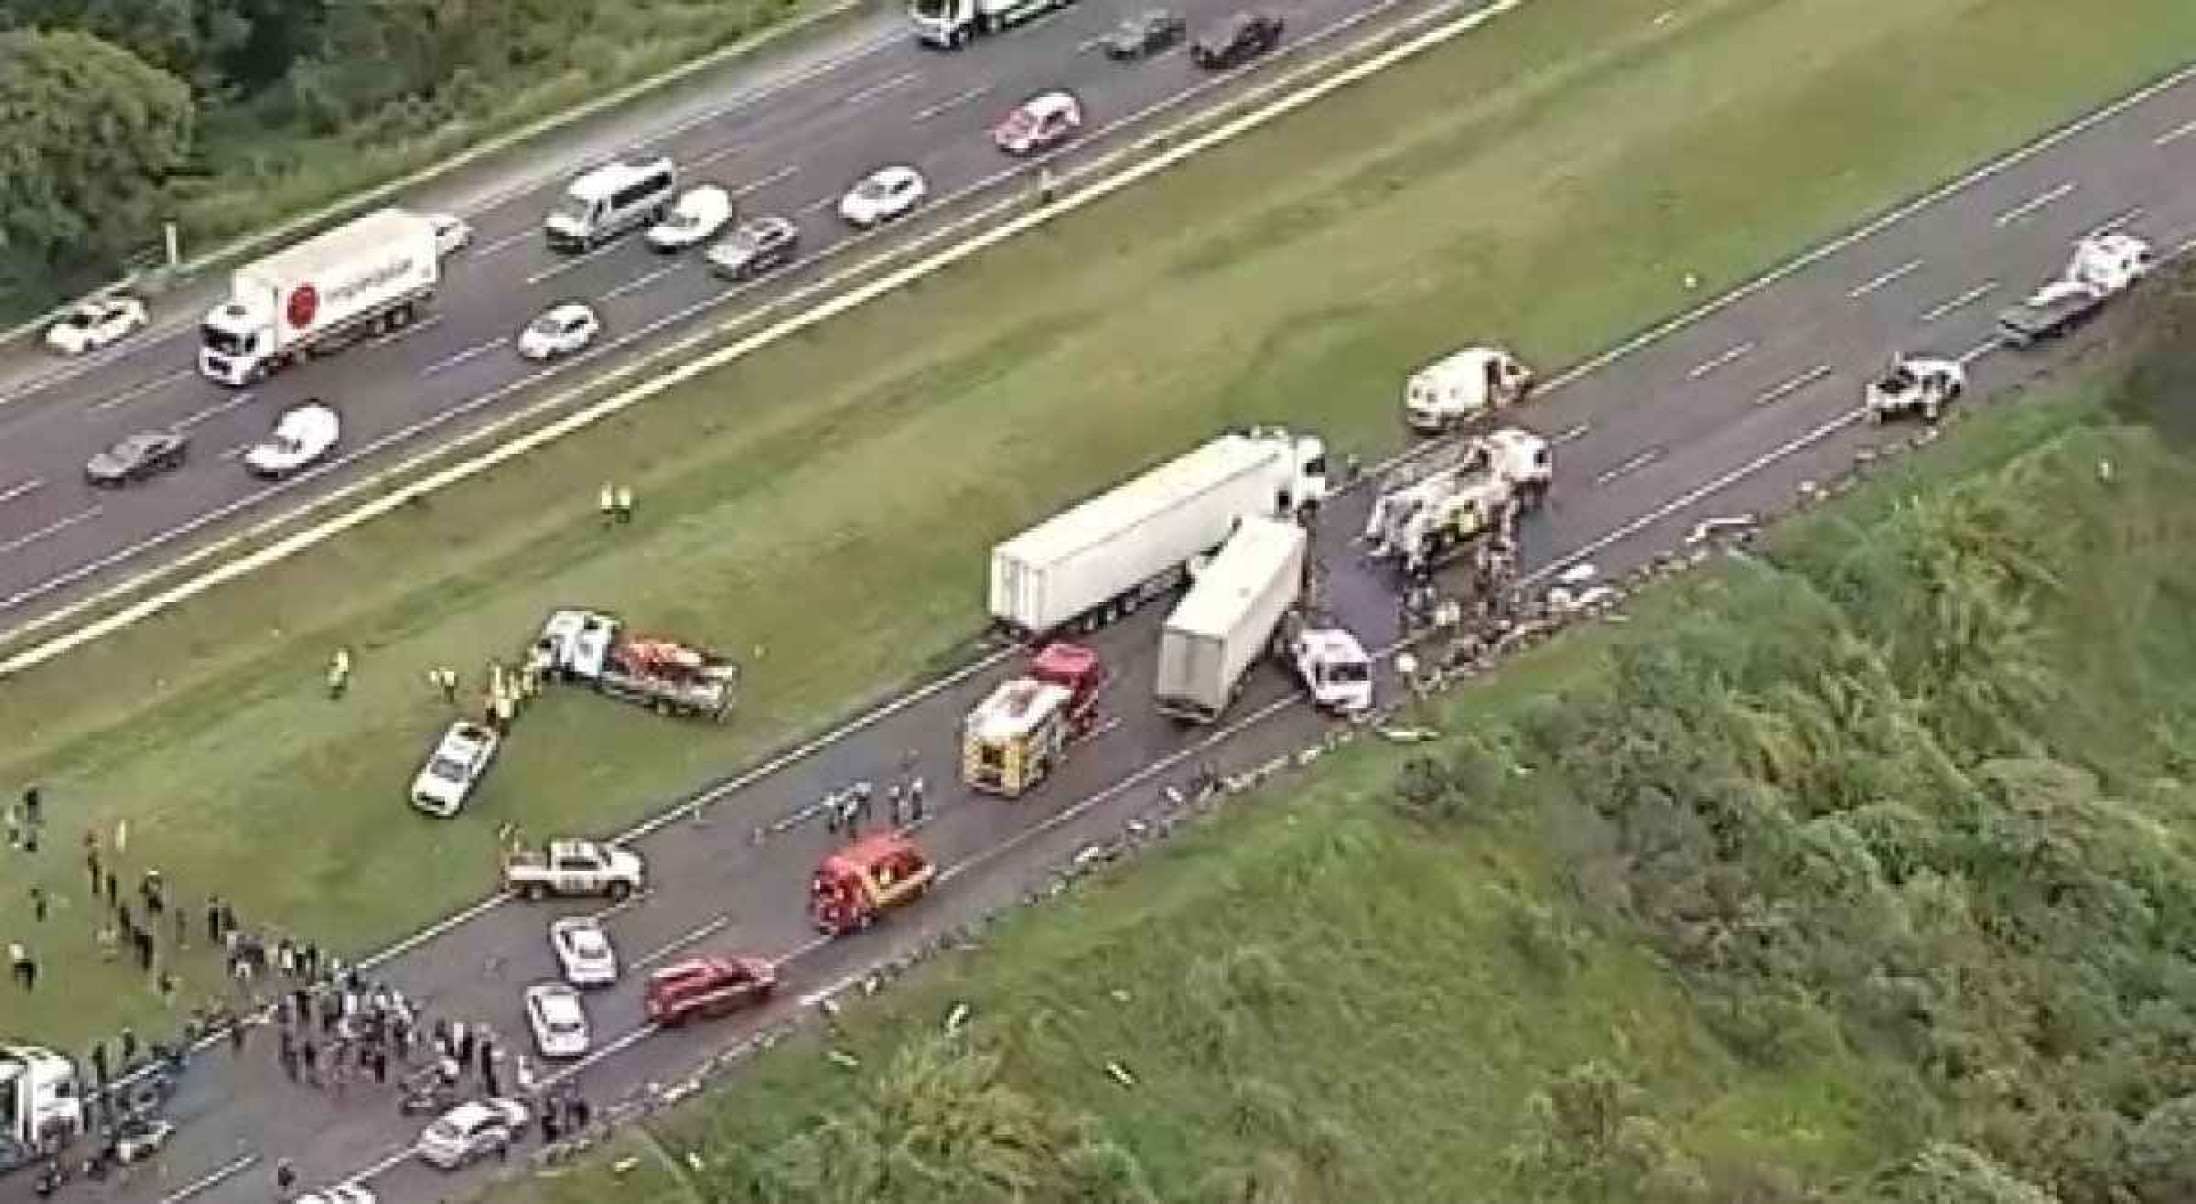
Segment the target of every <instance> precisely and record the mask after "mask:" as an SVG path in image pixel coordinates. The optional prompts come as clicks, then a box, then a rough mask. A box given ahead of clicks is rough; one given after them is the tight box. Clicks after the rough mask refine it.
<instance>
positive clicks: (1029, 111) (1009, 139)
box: [991, 92, 1083, 155]
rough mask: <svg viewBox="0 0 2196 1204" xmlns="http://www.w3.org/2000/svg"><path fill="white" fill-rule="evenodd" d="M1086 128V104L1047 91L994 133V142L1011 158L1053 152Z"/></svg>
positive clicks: (1017, 111) (1026, 104) (1014, 114)
mask: <svg viewBox="0 0 2196 1204" xmlns="http://www.w3.org/2000/svg"><path fill="white" fill-rule="evenodd" d="M1082 128H1083V102H1081V101H1079V100H1077V99H1075V97H1074V95H1073V94H1072V93H1068V92H1044V93H1040V94H1038V95H1036V96H1032V97H1030V98H1029V99H1028V100H1025V101H1023V102H1022V103H1021V104H1020V105H1019V106H1018V107H1016V108H1015V110H1014V111H1013V112H1011V113H1009V114H1007V115H1006V120H1004V121H1002V122H1000V123H999V125H998V127H997V128H995V129H993V130H992V131H991V140H992V142H994V143H996V144H997V145H998V147H999V149H1000V150H1003V151H1005V152H1006V153H1008V154H1010V155H1034V154H1036V153H1037V152H1039V151H1044V150H1050V149H1052V148H1053V147H1055V146H1058V145H1060V144H1061V143H1062V142H1065V141H1067V140H1068V139H1069V138H1072V137H1074V135H1075V131H1077V130H1080V129H1082Z"/></svg>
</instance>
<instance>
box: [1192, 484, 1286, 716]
mask: <svg viewBox="0 0 2196 1204" xmlns="http://www.w3.org/2000/svg"><path fill="white" fill-rule="evenodd" d="M1310 544H1311V536H1310V535H1308V534H1306V533H1305V531H1304V528H1303V527H1301V526H1298V525H1297V524H1296V523H1295V522H1292V521H1290V520H1287V519H1271V518H1250V519H1245V520H1244V521H1243V528H1242V530H1240V531H1237V532H1236V533H1235V535H1234V536H1233V537H1231V538H1230V539H1229V540H1228V543H1227V546H1226V547H1224V548H1222V549H1220V554H1219V555H1218V556H1215V557H1213V558H1212V563H1211V564H1208V565H1206V566H1205V571H1204V572H1203V573H1201V574H1199V575H1198V578H1197V584H1196V585H1194V586H1191V587H1190V591H1189V593H1187V594H1185V595H1184V596H1183V598H1182V602H1181V604H1180V605H1178V606H1176V607H1175V608H1174V613H1173V614H1171V615H1169V616H1167V625H1166V627H1165V628H1164V629H1163V630H1162V631H1161V632H1160V634H1159V676H1158V680H1157V682H1156V684H1155V685H1154V688H1153V692H1154V693H1155V694H1156V695H1157V696H1158V700H1159V709H1160V710H1161V711H1162V712H1164V713H1166V714H1168V715H1172V716H1175V717H1176V718H1179V719H1188V720H1192V721H1194V722H1198V723H1211V722H1213V721H1214V720H1216V719H1218V718H1220V715H1221V712H1223V711H1225V710H1227V708H1228V704H1229V703H1230V702H1232V701H1234V699H1235V694H1236V691H1237V690H1239V689H1241V688H1242V685H1243V675H1244V674H1245V673H1247V672H1249V671H1250V667H1251V666H1252V665H1253V664H1255V663H1257V661H1258V658H1259V655H1260V654H1261V653H1264V652H1266V651H1268V650H1270V649H1272V648H1273V647H1274V632H1275V630H1276V629H1278V628H1279V627H1280V625H1281V620H1282V619H1283V618H1284V617H1285V616H1287V615H1288V614H1289V612H1290V611H1291V610H1293V609H1294V608H1295V607H1296V604H1297V602H1298V601H1299V600H1301V599H1302V598H1303V596H1304V567H1305V556H1306V553H1307V549H1308V548H1309V546H1310Z"/></svg>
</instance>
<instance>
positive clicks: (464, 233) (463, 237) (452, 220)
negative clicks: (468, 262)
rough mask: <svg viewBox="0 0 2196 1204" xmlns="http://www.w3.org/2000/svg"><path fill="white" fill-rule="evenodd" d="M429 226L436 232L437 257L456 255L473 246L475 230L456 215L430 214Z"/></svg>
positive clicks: (428, 216)
mask: <svg viewBox="0 0 2196 1204" xmlns="http://www.w3.org/2000/svg"><path fill="white" fill-rule="evenodd" d="M427 224H428V225H430V226H432V227H434V230H435V254H436V255H442V256H448V255H455V254H457V253H458V252H459V251H462V250H464V249H465V248H467V247H469V246H471V245H473V228H472V227H471V226H469V225H467V224H466V222H465V219H464V218H462V217H459V216H458V215H457V214H455V213H430V214H428V215H427Z"/></svg>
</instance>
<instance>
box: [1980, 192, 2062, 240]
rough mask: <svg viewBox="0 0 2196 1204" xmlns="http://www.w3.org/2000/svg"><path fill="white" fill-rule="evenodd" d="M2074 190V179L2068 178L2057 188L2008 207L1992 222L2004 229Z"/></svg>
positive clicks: (1991, 221) (1991, 220)
mask: <svg viewBox="0 0 2196 1204" xmlns="http://www.w3.org/2000/svg"><path fill="white" fill-rule="evenodd" d="M2073 191H2074V181H2072V180H2068V181H2067V182H2066V183H2064V184H2061V185H2059V186H2058V187H2056V188H2053V189H2051V190H2049V191H2047V192H2045V193H2043V194H2041V195H2039V196H2034V197H2030V198H2029V199H2027V200H2025V201H2022V202H2021V203H2020V204H2018V205H2015V206H2013V207H2012V208H2011V209H2008V210H2006V211H2005V212H2003V213H2001V214H1999V215H1998V216H1996V217H1994V218H1992V219H1990V224H1991V225H1994V226H1996V227H1998V228H1999V229H2001V230H2002V229H2004V228H2005V227H2007V226H2010V225H2012V224H2013V223H2015V222H2017V221H2020V220H2021V219H2022V218H2025V217H2027V216H2028V215H2030V214H2032V213H2034V212H2036V211H2037V210H2039V209H2041V208H2043V207H2044V206H2046V205H2049V204H2051V203H2052V202H2053V201H2057V200H2061V199H2063V198H2065V197H2066V196H2067V195H2069V194H2070V193H2072V192H2073Z"/></svg>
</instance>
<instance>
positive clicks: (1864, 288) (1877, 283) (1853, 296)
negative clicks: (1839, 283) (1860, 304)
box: [1845, 259, 1922, 301]
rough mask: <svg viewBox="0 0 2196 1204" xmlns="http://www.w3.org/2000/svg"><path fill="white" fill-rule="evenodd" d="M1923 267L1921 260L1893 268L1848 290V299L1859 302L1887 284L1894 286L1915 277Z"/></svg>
mask: <svg viewBox="0 0 2196 1204" xmlns="http://www.w3.org/2000/svg"><path fill="white" fill-rule="evenodd" d="M1921 265H1922V261H1921V260H1919V259H1909V260H1907V261H1906V262H1905V263H1902V264H1900V265H1899V266H1897V267H1895V268H1892V269H1891V270H1890V271H1888V272H1885V273H1883V274H1882V275H1880V276H1875V277H1872V278H1870V279H1868V280H1865V281H1863V282H1861V283H1860V284H1857V285H1854V286H1853V287H1852V288H1850V289H1848V290H1846V293H1845V296H1846V299H1847V300H1849V301H1857V300H1859V299H1860V298H1862V297H1865V296H1867V295H1868V294H1870V293H1872V292H1875V291H1876V290H1877V289H1879V288H1882V287H1884V286H1885V285H1887V284H1892V283H1894V282H1896V281H1899V280H1903V279H1905V278H1906V277H1908V276H1910V275H1913V273H1914V271H1915V269H1917V268H1919V267H1921Z"/></svg>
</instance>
